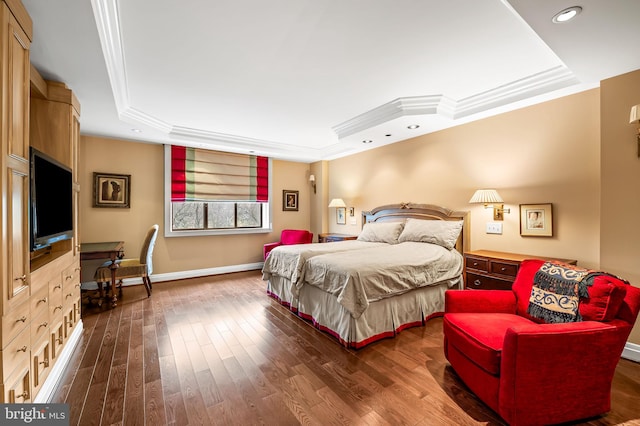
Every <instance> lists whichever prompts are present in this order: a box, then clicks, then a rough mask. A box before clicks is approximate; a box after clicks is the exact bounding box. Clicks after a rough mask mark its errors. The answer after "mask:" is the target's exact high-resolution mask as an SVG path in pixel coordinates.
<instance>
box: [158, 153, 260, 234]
mask: <svg viewBox="0 0 640 426" xmlns="http://www.w3.org/2000/svg"><path fill="white" fill-rule="evenodd" d="M270 170H271V160H270V159H269V158H267V157H259V156H251V155H243V154H233V153H226V152H220V151H210V150H205V149H198V148H187V147H177V146H169V145H165V198H166V200H167V201H166V206H165V225H166V226H165V230H166V233H165V234H166V235H167V236H187V235H215V234H230V233H252V232H269V231H270V230H271V223H270V220H269V217H270V203H269V194H270V193H271V187H270V181H271V179H270V173H271V172H270Z"/></svg>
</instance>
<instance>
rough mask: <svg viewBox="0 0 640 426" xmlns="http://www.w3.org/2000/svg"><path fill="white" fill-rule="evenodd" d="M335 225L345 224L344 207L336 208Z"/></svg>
mask: <svg viewBox="0 0 640 426" xmlns="http://www.w3.org/2000/svg"><path fill="white" fill-rule="evenodd" d="M336 223H337V224H338V225H346V224H347V208H346V207H336Z"/></svg>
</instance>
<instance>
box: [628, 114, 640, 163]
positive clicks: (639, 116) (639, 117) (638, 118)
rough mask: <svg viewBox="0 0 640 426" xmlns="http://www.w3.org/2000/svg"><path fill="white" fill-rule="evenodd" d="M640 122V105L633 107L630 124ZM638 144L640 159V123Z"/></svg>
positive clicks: (639, 125)
mask: <svg viewBox="0 0 640 426" xmlns="http://www.w3.org/2000/svg"><path fill="white" fill-rule="evenodd" d="M635 122H640V105H634V106H632V107H631V113H630V114H629V124H631V123H635ZM636 142H637V144H638V158H640V123H639V124H638V134H637V135H636Z"/></svg>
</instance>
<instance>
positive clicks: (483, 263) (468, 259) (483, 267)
mask: <svg viewBox="0 0 640 426" xmlns="http://www.w3.org/2000/svg"><path fill="white" fill-rule="evenodd" d="M464 266H465V267H466V268H467V269H475V270H476V271H485V272H489V260H487V259H482V258H480V257H473V256H465V261H464Z"/></svg>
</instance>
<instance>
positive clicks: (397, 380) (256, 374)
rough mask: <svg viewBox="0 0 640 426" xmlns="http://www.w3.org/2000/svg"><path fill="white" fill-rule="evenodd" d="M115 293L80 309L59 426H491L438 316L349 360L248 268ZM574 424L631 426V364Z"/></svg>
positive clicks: (636, 389) (59, 393)
mask: <svg viewBox="0 0 640 426" xmlns="http://www.w3.org/2000/svg"><path fill="white" fill-rule="evenodd" d="M123 291H124V297H123V299H122V300H120V303H119V305H118V307H116V308H115V309H106V308H105V309H97V308H92V307H85V309H84V311H83V322H84V332H83V336H82V339H81V341H80V343H79V345H78V347H77V349H76V351H75V353H74V355H73V359H72V361H71V367H70V368H68V369H67V371H66V372H65V375H64V377H63V380H62V382H61V384H60V386H59V388H58V389H57V390H56V392H55V394H54V400H53V402H66V403H68V404H69V405H70V411H71V424H72V425H75V424H79V425H98V424H102V425H115V424H119V425H127V426H128V425H145V424H146V425H164V424H172V425H180V426H182V425H212V424H216V425H217V424H220V425H226V424H228V425H252V424H266V425H297V424H309V425H326V424H339V425H343V424H353V425H479V424H482V425H501V424H503V423H502V422H501V420H500V419H499V417H498V416H497V415H496V414H495V413H493V412H492V411H491V410H490V409H488V408H487V407H486V406H485V405H484V404H483V403H481V402H480V401H479V400H478V399H476V398H475V396H474V395H473V394H472V393H470V392H469V391H468V390H467V389H466V387H465V386H464V384H462V383H461V382H460V380H459V379H458V378H457V376H456V374H455V373H454V372H453V370H452V369H451V368H450V367H449V366H448V363H447V362H446V360H445V358H444V355H443V352H442V320H441V319H440V318H436V319H433V320H430V321H429V322H428V323H427V325H426V326H425V327H417V328H412V329H408V330H405V331H403V332H402V333H400V335H399V336H398V337H396V338H395V339H387V340H384V341H381V342H377V343H374V344H372V345H369V346H368V347H365V348H363V349H360V350H357V351H356V350H348V349H345V348H343V347H342V346H339V345H338V344H337V343H336V341H335V340H334V339H333V338H331V337H329V336H327V335H326V334H323V333H321V332H319V331H317V330H316V329H314V328H313V327H312V326H311V325H309V324H308V323H306V322H304V321H302V320H300V319H298V318H297V317H295V316H293V315H292V314H291V313H290V312H289V311H287V310H286V309H285V308H284V307H282V306H280V305H279V304H278V303H277V302H275V301H274V300H273V299H271V298H269V297H268V296H267V295H266V293H265V284H264V282H263V281H262V280H261V276H260V273H259V272H258V271H254V272H246V273H236V274H229V275H221V276H214V277H205V278H198V279H192V280H185V281H179V282H167V283H157V284H155V285H154V287H153V294H152V296H151V298H147V297H146V292H145V290H144V288H143V287H142V286H136V287H127V288H125V289H124V290H123ZM585 398H588V395H585ZM575 424H580V425H622V424H624V425H632V424H633V425H637V424H640V364H637V363H633V362H631V361H628V360H624V359H623V360H621V361H620V363H619V365H618V368H617V371H616V376H615V379H614V384H613V399H612V411H611V412H610V413H608V414H607V415H606V416H602V417H598V418H595V419H590V420H589V421H586V422H581V423H575Z"/></svg>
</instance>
